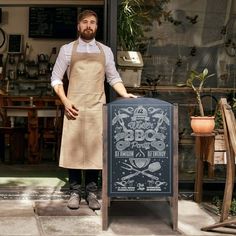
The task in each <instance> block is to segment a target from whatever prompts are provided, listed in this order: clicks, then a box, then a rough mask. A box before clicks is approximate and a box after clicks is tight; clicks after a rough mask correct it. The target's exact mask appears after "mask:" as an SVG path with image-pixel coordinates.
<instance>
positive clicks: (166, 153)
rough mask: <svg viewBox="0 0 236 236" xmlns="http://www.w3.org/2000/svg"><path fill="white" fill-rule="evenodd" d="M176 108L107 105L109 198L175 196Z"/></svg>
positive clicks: (141, 102) (152, 102) (130, 102)
mask: <svg viewBox="0 0 236 236" xmlns="http://www.w3.org/2000/svg"><path fill="white" fill-rule="evenodd" d="M172 116H173V105H171V104H170V103H167V102H164V101H161V100H158V99H152V98H137V99H120V100H117V101H115V102H112V103H110V104H108V147H109V148H108V195H109V196H152V195H166V196H171V195H172V190H173V188H172V178H173V171H172V148H173V145H172V143H173V140H172V132H173V129H172V128H173V127H172V126H173V124H172V123H173V122H172Z"/></svg>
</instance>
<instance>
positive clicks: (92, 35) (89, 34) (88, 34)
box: [80, 29, 96, 40]
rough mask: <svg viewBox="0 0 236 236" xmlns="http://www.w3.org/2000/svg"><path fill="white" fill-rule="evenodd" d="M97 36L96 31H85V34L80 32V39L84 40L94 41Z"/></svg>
mask: <svg viewBox="0 0 236 236" xmlns="http://www.w3.org/2000/svg"><path fill="white" fill-rule="evenodd" d="M95 36H96V30H95V31H92V30H90V29H85V30H84V31H83V32H80V37H81V38H82V39H84V40H92V39H94V38H95Z"/></svg>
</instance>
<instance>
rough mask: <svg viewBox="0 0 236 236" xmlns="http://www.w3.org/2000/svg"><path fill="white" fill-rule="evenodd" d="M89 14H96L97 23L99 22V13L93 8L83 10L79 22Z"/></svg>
mask: <svg viewBox="0 0 236 236" xmlns="http://www.w3.org/2000/svg"><path fill="white" fill-rule="evenodd" d="M88 16H94V17H95V18H96V20H97V23H98V16H97V13H96V12H94V11H92V10H84V11H82V12H81V13H80V14H79V16H78V23H80V21H82V20H83V19H84V18H85V17H88Z"/></svg>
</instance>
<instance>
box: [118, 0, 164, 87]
mask: <svg viewBox="0 0 236 236" xmlns="http://www.w3.org/2000/svg"><path fill="white" fill-rule="evenodd" d="M168 2H169V0H121V1H120V3H119V5H118V19H117V36H118V52H117V63H118V71H119V73H120V75H121V77H122V79H123V81H124V85H126V86H128V87H139V86H140V84H141V73H142V68H143V59H142V54H141V53H140V49H141V48H143V47H144V45H147V41H146V38H145V37H144V32H145V31H147V27H149V28H150V26H151V25H152V22H153V21H154V20H157V21H158V22H159V23H161V20H160V19H161V18H162V17H163V16H164V18H165V19H166V18H167V16H168V15H169V12H166V11H165V10H164V7H165V5H166V4H167V3H168Z"/></svg>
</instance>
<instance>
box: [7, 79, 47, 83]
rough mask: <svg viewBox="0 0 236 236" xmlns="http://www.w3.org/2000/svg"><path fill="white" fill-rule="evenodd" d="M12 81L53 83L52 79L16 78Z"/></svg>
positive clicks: (11, 81)
mask: <svg viewBox="0 0 236 236" xmlns="http://www.w3.org/2000/svg"><path fill="white" fill-rule="evenodd" d="M10 83H24V84H28V83H51V81H50V79H48V80H45V79H44V80H42V79H16V80H10Z"/></svg>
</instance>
